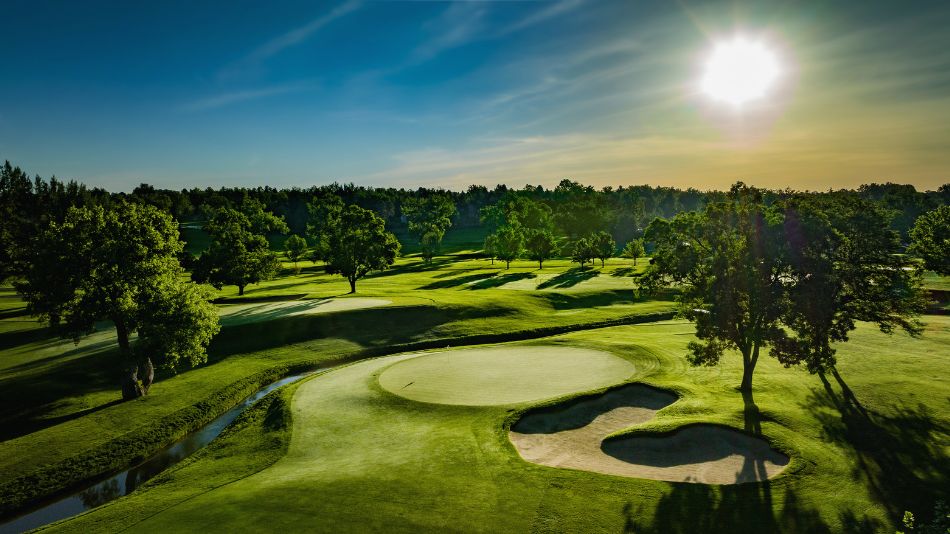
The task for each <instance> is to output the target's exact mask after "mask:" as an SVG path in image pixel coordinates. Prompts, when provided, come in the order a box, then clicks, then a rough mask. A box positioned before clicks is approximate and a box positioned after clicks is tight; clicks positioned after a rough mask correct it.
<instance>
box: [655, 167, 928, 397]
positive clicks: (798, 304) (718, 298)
mask: <svg viewBox="0 0 950 534" xmlns="http://www.w3.org/2000/svg"><path fill="white" fill-rule="evenodd" d="M888 222H889V221H888V218H887V214H886V212H885V211H884V210H882V209H880V208H878V207H876V206H875V205H874V203H871V202H867V201H860V200H856V199H848V200H842V201H840V202H838V201H835V202H830V203H828V204H825V205H819V204H816V203H812V202H810V201H809V197H807V196H803V197H800V198H794V199H790V200H789V201H788V202H787V203H782V204H777V205H772V206H766V205H764V204H763V202H762V198H761V193H760V192H759V191H758V190H755V189H752V188H748V187H746V186H744V185H743V184H741V183H739V184H736V185H735V186H733V188H732V190H731V191H730V194H729V197H728V198H727V199H726V200H725V201H723V202H714V203H710V204H707V206H706V207H705V208H704V209H703V211H700V212H685V213H681V214H679V215H677V216H676V217H674V218H673V219H672V220H669V221H666V220H663V219H656V220H655V221H654V222H653V223H651V224H650V226H649V227H648V228H647V232H646V238H647V239H648V240H650V241H651V242H653V243H654V244H655V250H654V254H653V259H652V261H651V265H650V267H649V268H648V270H647V273H646V274H645V275H644V276H643V277H642V278H641V286H642V287H644V288H646V289H655V288H657V287H660V286H663V285H675V286H676V287H677V288H679V289H680V291H681V294H680V297H679V302H680V313H681V314H682V315H683V316H685V317H686V318H688V319H690V320H692V321H694V322H695V324H696V337H697V338H698V339H699V341H694V342H691V343H690V344H689V350H690V353H689V356H688V358H689V360H690V362H691V363H693V364H695V365H700V364H701V365H714V364H716V363H718V362H719V361H720V359H721V358H722V356H723V354H724V352H725V351H726V350H728V349H735V350H737V351H738V352H739V353H740V354H741V357H742V363H743V375H742V382H741V384H740V389H741V390H743V391H751V389H752V377H753V373H754V370H755V366H756V364H757V362H758V359H759V355H760V354H761V351H762V350H763V349H765V348H766V347H771V349H772V350H771V354H772V355H773V356H775V357H776V358H778V359H779V360H780V361H781V362H782V363H784V364H785V365H794V364H798V363H805V364H806V365H807V366H808V368H809V369H810V370H812V371H815V372H818V371H821V370H823V369H824V368H826V367H828V366H830V365H833V364H834V358H833V355H834V351H833V350H832V349H831V347H830V344H831V343H832V342H840V341H846V340H847V332H849V331H850V330H852V329H854V327H855V321H858V320H864V321H873V322H876V323H877V324H878V325H879V326H880V327H881V329H882V330H883V331H885V332H890V331H891V330H892V329H893V327H894V326H901V327H903V328H905V329H906V330H907V331H909V332H911V333H915V332H916V327H915V325H914V323H913V321H911V320H909V319H908V318H909V317H912V316H913V314H914V313H916V312H917V310H918V309H919V290H918V285H917V284H916V282H915V276H916V275H915V274H914V272H913V271H912V270H910V271H908V270H905V267H908V262H907V260H906V259H903V258H902V257H901V256H900V255H898V254H896V252H898V250H897V248H895V246H896V245H897V234H896V232H893V231H892V230H890V229H889V228H888Z"/></svg>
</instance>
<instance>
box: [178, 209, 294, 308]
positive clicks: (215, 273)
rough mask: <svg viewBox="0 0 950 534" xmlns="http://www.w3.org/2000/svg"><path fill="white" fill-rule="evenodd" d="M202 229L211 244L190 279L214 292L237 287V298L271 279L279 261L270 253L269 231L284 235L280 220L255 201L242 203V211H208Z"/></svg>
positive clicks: (284, 229) (200, 258) (278, 267)
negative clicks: (208, 236)
mask: <svg viewBox="0 0 950 534" xmlns="http://www.w3.org/2000/svg"><path fill="white" fill-rule="evenodd" d="M208 212H209V217H208V222H207V223H206V224H205V226H204V229H205V231H206V232H208V234H209V235H210V236H211V245H210V246H209V247H208V250H206V251H204V252H203V253H202V254H201V256H200V257H199V258H198V259H197V260H196V261H195V266H194V270H193V271H192V278H193V279H194V280H195V281H196V282H207V283H209V284H211V285H212V286H213V287H214V288H216V289H221V288H222V287H223V286H225V285H236V286H237V287H238V295H243V294H244V288H245V287H247V285H249V284H256V283H258V282H260V281H262V280H268V279H270V278H271V277H272V276H273V275H274V274H275V273H276V272H277V270H278V269H280V260H279V259H278V258H277V254H276V253H274V252H273V251H271V250H270V245H269V243H268V242H267V238H266V237H265V236H264V234H265V233H268V232H280V233H286V232H287V231H288V228H287V225H286V224H285V223H284V221H283V219H282V218H280V217H277V216H275V215H274V214H272V213H269V212H267V211H264V206H263V204H261V203H260V202H257V201H253V200H251V201H248V200H245V202H244V204H243V205H242V208H241V211H238V210H235V209H231V208H216V209H215V208H211V209H209V210H208Z"/></svg>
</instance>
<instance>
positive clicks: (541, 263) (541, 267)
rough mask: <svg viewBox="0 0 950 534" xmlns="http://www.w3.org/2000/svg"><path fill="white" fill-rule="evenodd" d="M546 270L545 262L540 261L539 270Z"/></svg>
mask: <svg viewBox="0 0 950 534" xmlns="http://www.w3.org/2000/svg"><path fill="white" fill-rule="evenodd" d="M541 269H544V260H538V270H541Z"/></svg>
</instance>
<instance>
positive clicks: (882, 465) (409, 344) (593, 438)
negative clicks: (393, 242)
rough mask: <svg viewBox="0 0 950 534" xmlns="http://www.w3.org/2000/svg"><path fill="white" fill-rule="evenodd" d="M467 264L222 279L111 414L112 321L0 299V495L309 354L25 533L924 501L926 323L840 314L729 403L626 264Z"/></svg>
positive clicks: (603, 517) (773, 521) (685, 523)
mask: <svg viewBox="0 0 950 534" xmlns="http://www.w3.org/2000/svg"><path fill="white" fill-rule="evenodd" d="M466 254H467V253H459V254H450V255H447V256H441V257H437V258H435V259H434V260H433V262H432V264H431V265H428V264H424V263H423V262H422V261H421V260H420V259H419V258H417V257H415V256H413V255H410V256H408V257H405V258H403V259H400V260H398V261H397V263H396V264H395V265H394V266H393V268H392V269H390V270H387V271H382V272H380V273H378V274H375V275H370V276H368V277H367V278H366V279H365V280H363V281H362V282H361V287H360V290H359V292H358V294H357V295H356V296H352V297H350V296H346V295H345V293H346V282H345V280H341V279H340V278H339V277H331V276H329V275H327V274H324V273H323V272H322V270H323V268H322V267H321V266H319V265H314V266H312V267H311V266H309V265H307V266H305V267H304V269H303V270H302V271H301V272H300V273H299V274H295V273H294V272H293V271H292V270H289V269H288V266H287V265H286V264H285V270H284V271H283V274H282V275H280V276H278V277H276V278H275V279H273V280H270V281H266V282H262V283H261V284H259V285H257V286H252V287H251V288H249V289H248V290H247V291H246V292H245V295H243V296H242V297H238V296H237V295H236V293H235V292H234V291H233V289H232V290H228V289H227V288H225V290H223V291H221V292H220V298H219V301H220V302H221V303H220V304H218V308H219V314H220V316H221V323H222V331H221V333H220V334H219V335H218V336H217V337H216V338H215V340H214V342H213V343H212V345H211V346H210V347H209V361H208V364H206V365H204V366H200V367H197V368H195V369H193V370H190V371H187V372H183V373H181V374H178V375H167V376H164V375H163V376H162V377H161V379H160V380H158V381H156V383H155V385H154V386H153V388H152V392H151V393H150V394H149V395H148V396H147V397H143V398H142V399H140V400H139V401H136V402H133V403H118V402H115V400H114V399H115V396H116V392H115V388H114V386H113V384H112V383H111V382H110V381H109V380H108V379H107V376H108V373H107V372H106V369H107V368H108V362H109V358H114V357H115V356H114V352H115V351H116V345H115V337H114V335H113V334H110V332H112V330H110V329H107V328H104V329H103V331H102V332H101V333H97V334H95V335H93V336H91V337H89V338H86V339H83V340H82V341H81V342H80V343H78V344H75V345H74V344H73V343H72V342H71V341H68V340H66V341H63V340H58V339H56V338H55V337H49V334H47V333H46V332H45V331H44V330H43V329H41V328H40V325H39V324H37V323H36V322H35V321H33V320H32V319H31V318H29V317H27V316H25V315H24V314H23V307H22V306H23V304H22V301H20V300H19V298H18V297H17V296H16V295H15V294H13V292H12V291H11V290H10V289H9V288H4V289H3V293H2V299H3V300H2V305H3V312H2V313H3V316H2V319H0V324H2V339H3V345H2V347H3V348H2V359H0V362H2V365H3V368H2V375H0V376H2V380H0V384H2V388H0V395H2V396H3V418H4V428H5V431H4V433H5V435H4V440H3V442H2V443H0V451H2V454H0V462H2V465H0V468H2V469H0V473H2V479H0V487H2V488H3V491H4V496H5V503H7V502H11V501H10V500H8V499H16V498H22V499H23V500H22V502H24V503H26V502H29V501H30V490H33V489H36V488H50V489H52V488H57V487H59V488H81V486H82V482H83V480H85V479H86V478H89V475H90V474H95V473H96V472H108V471H111V470H113V469H118V468H120V467H123V466H124V465H128V464H129V463H135V462H136V461H140V460H137V459H138V458H144V457H147V456H149V455H150V454H151V453H152V452H153V451H154V450H157V449H159V448H161V447H162V446H164V445H165V444H167V443H169V442H173V441H175V440H177V439H179V438H180V437H181V436H183V435H185V434H187V433H188V432H191V431H193V430H195V429H197V428H200V427H201V426H202V425H203V424H204V423H206V422H207V421H209V420H210V419H211V418H213V417H214V416H215V415H216V414H218V413H221V412H222V411H223V410H225V409H227V408H229V407H230V406H231V405H232V404H234V403H235V402H237V401H238V400H240V399H241V398H243V397H244V396H246V395H248V394H250V393H251V392H253V391H254V390H256V389H257V388H258V387H260V386H262V385H265V384H266V383H268V382H270V381H273V380H274V379H276V378H279V377H281V376H284V375H287V374H289V373H292V372H299V371H303V370H307V369H320V368H324V369H326V370H324V371H318V372H317V373H314V374H312V375H309V376H307V377H306V378H304V379H303V380H300V381H298V382H294V383H292V384H290V385H287V386H284V387H282V388H280V389H277V390H275V391H273V392H272V393H270V394H269V395H267V396H265V397H264V398H263V399H262V400H260V401H258V402H257V403H255V404H254V405H253V406H252V407H251V408H249V409H248V410H247V411H246V412H244V413H243V414H241V415H240V416H239V417H238V418H237V420H236V421H235V422H234V423H232V424H231V425H230V426H229V427H228V428H227V429H225V431H224V432H223V433H222V434H221V435H220V436H219V437H218V438H216V439H215V440H214V441H212V442H211V443H210V444H209V445H207V446H206V447H204V448H202V449H200V450H199V451H198V452H196V453H195V454H193V455H191V456H189V457H187V458H185V459H184V460H182V461H181V462H179V463H177V464H175V465H172V466H171V467H169V468H168V469H167V470H165V471H164V472H162V473H161V474H159V475H158V476H157V477H155V478H154V479H152V480H149V481H147V482H146V483H145V484H143V485H141V486H140V487H139V488H138V489H136V490H135V491H134V492H132V493H130V494H129V495H127V496H125V497H121V498H118V499H115V500H110V499H111V497H109V496H105V497H106V498H104V499H101V501H100V502H105V501H108V502H105V504H103V505H101V506H97V507H92V508H90V509H89V510H88V511H86V512H83V513H81V514H79V515H77V516H75V517H71V518H66V519H64V520H62V521H59V522H55V523H53V524H51V525H46V526H44V527H43V529H48V530H50V531H57V532H58V531H63V532H98V531H119V530H125V529H136V530H144V531H150V532H151V531H154V532H159V531H184V530H187V531H198V530H211V531H236V530H242V531H248V530H249V531H274V530H285V531H298V530H320V531H337V532H339V531H353V530H359V531H379V530H386V531H405V532H418V531H424V530H441V531H444V530H465V531H481V532H500V531H506V532H533V531H551V530H556V531H586V532H616V531H631V532H696V531H711V530H719V531H734V532H738V531H743V532H745V531H748V532H764V531H802V532H804V531H808V532H842V531H857V532H878V531H886V530H888V529H893V528H894V526H895V518H896V517H899V516H900V515H901V514H902V513H903V512H904V511H905V510H913V509H914V507H915V506H916V505H918V503H920V502H924V499H933V498H934V497H935V496H938V497H939V496H941V495H943V496H946V491H947V487H948V486H947V484H948V474H950V460H948V459H950V415H948V413H950V412H948V410H947V409H946V408H947V402H948V398H950V357H948V356H950V352H948V350H947V347H948V346H950V345H948V343H950V317H948V316H946V315H926V316H924V318H923V319H924V323H925V325H926V326H925V328H924V331H923V333H922V335H920V336H919V337H911V336H908V335H906V334H903V333H895V334H893V335H886V334H883V333H881V332H879V331H877V329H876V328H875V327H873V326H871V325H858V328H857V330H855V331H854V332H853V334H852V336H851V339H850V341H849V342H847V343H843V344H840V347H839V354H838V365H837V368H836V371H835V372H834V373H833V374H832V373H824V374H819V375H815V374H810V373H808V372H807V371H806V370H804V369H802V368H795V367H793V368H790V369H786V368H784V367H783V366H782V365H781V364H780V363H779V362H777V361H775V360H774V359H771V358H768V359H763V360H762V362H761V363H760V364H759V369H758V370H757V378H756V380H757V381H756V385H755V389H754V391H753V392H752V394H747V393H746V394H743V393H740V392H739V391H738V390H737V389H736V386H737V384H738V383H739V380H740V378H741V374H742V367H741V362H740V361H739V359H738V356H734V357H733V356H727V357H726V358H724V360H723V362H722V363H721V364H720V365H718V366H715V367H702V366H700V367H694V366H691V365H689V364H688V363H687V362H686V361H685V359H684V357H683V356H684V354H685V353H686V351H687V344H688V343H689V342H690V341H691V340H692V339H695V338H694V327H693V325H692V324H691V323H690V322H689V321H684V320H682V319H676V318H674V317H673V313H672V311H673V309H674V303H673V302H672V301H670V300H667V299H664V298H646V297H640V296H637V293H636V292H635V291H634V288H633V284H632V281H631V278H630V277H629V275H630V274H631V272H634V271H637V270H642V269H644V262H640V266H638V267H634V266H633V265H632V262H630V261H629V260H623V259H613V260H610V261H608V262H607V264H606V266H605V267H603V268H600V267H590V268H587V269H584V270H579V269H577V268H576V267H571V266H570V264H569V263H567V262H566V261H563V260H552V261H550V262H548V263H547V264H545V267H544V269H543V270H538V269H537V266H536V265H532V264H531V263H530V262H528V261H517V262H514V263H512V265H511V268H510V269H505V268H504V266H503V265H500V264H498V262H495V265H492V262H490V261H489V260H486V259H472V258H471V257H469V256H467V255H466ZM930 280H931V282H933V281H936V282H940V283H944V282H943V281H942V279H941V278H940V277H936V278H933V277H931V278H930ZM532 286H533V287H532ZM543 286H546V287H543ZM199 384H200V385H199ZM14 423H15V424H14ZM54 444H55V445H54ZM117 444H120V445H121V446H119V445H117ZM55 493H56V492H55V491H50V492H49V493H48V494H50V495H55ZM35 495H36V494H35V493H34V496H35ZM115 496H118V495H115ZM100 497H101V496H100ZM113 497H114V496H113ZM87 498H88V499H89V500H90V501H95V499H94V498H93V497H92V496H87ZM34 502H36V501H34ZM920 512H925V510H920ZM686 518H688V519H686Z"/></svg>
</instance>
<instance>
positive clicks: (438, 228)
mask: <svg viewBox="0 0 950 534" xmlns="http://www.w3.org/2000/svg"><path fill="white" fill-rule="evenodd" d="M402 214H403V215H405V216H406V220H407V222H408V224H409V231H410V232H411V233H413V234H415V235H416V237H417V238H418V239H419V244H420V245H421V246H422V259H423V260H424V261H425V262H426V263H429V262H431V261H432V258H433V256H435V254H436V253H437V252H438V251H439V247H440V246H441V245H442V238H443V237H444V236H445V232H446V230H448V229H449V227H451V226H452V216H453V215H455V203H454V202H453V201H452V198H451V197H450V196H448V195H446V194H433V195H429V196H426V197H413V198H408V199H406V201H405V202H403V204H402Z"/></svg>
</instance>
